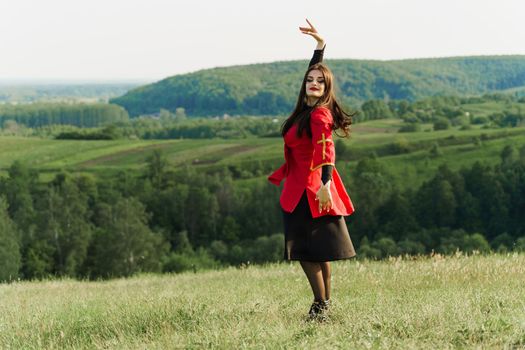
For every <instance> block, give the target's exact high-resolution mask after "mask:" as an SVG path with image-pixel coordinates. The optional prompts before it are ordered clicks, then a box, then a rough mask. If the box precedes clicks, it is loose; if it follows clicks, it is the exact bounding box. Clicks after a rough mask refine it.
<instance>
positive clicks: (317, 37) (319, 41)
mask: <svg viewBox="0 0 525 350" xmlns="http://www.w3.org/2000/svg"><path fill="white" fill-rule="evenodd" d="M306 22H308V25H309V26H310V27H299V30H300V31H301V33H303V34H306V35H310V36H312V37H313V38H314V39H315V40H316V41H317V47H316V50H322V49H323V48H324V45H325V42H324V39H323V38H322V37H321V35H319V32H318V31H317V29H315V27H314V26H313V25H312V23H310V21H309V20H308V18H307V19H306Z"/></svg>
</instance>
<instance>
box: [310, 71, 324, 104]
mask: <svg viewBox="0 0 525 350" xmlns="http://www.w3.org/2000/svg"><path fill="white" fill-rule="evenodd" d="M324 90H325V82H324V76H323V73H321V71H320V70H317V69H314V70H311V71H310V72H308V75H307V76H306V97H307V98H308V100H310V101H313V100H317V99H319V98H321V97H322V96H323V95H324Z"/></svg>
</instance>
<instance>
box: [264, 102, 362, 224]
mask: <svg viewBox="0 0 525 350" xmlns="http://www.w3.org/2000/svg"><path fill="white" fill-rule="evenodd" d="M332 125H333V118H332V113H331V112H330V110H329V109H328V108H325V107H316V108H315V109H314V110H313V111H312V112H311V114H310V126H311V129H312V138H311V139H310V138H309V137H308V136H307V134H306V132H303V135H302V136H301V137H297V126H296V125H293V126H292V127H291V128H290V129H289V130H288V131H287V132H286V135H284V158H285V162H284V164H283V165H282V166H281V167H280V168H279V169H277V170H276V171H275V172H273V173H272V174H271V175H270V176H269V177H268V180H269V181H270V182H271V183H273V184H274V185H276V186H279V185H280V184H281V181H282V180H283V179H284V178H286V180H285V182H284V188H283V191H282V193H281V198H280V203H281V207H282V208H283V210H284V211H286V212H289V213H291V212H293V210H294V209H295V207H296V206H297V204H298V203H299V200H300V199H301V196H302V194H303V192H304V190H305V189H306V195H307V197H308V203H309V204H310V211H311V213H312V217H314V218H317V217H319V216H323V215H350V214H352V213H353V212H354V206H353V204H352V201H351V200H350V197H349V196H348V194H347V193H346V190H345V187H344V185H343V182H342V181H341V178H340V177H339V173H338V172H337V170H336V169H335V147H334V142H333V139H332ZM325 164H329V165H333V166H334V169H333V173H332V184H331V185H330V192H331V194H332V209H331V210H330V211H328V212H327V211H323V212H320V211H319V204H318V202H317V201H316V200H315V195H316V193H317V191H318V190H319V188H320V186H321V172H322V170H321V167H322V166H323V165H325Z"/></svg>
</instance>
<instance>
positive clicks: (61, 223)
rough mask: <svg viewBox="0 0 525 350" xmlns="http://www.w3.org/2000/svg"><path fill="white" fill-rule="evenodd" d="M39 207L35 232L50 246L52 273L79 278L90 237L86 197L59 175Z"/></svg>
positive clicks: (90, 226)
mask: <svg viewBox="0 0 525 350" xmlns="http://www.w3.org/2000/svg"><path fill="white" fill-rule="evenodd" d="M39 206H40V210H39V219H38V231H39V234H40V235H41V237H42V238H43V239H45V240H46V241H47V243H48V244H49V245H50V246H51V247H53V259H54V272H55V273H56V274H58V275H66V276H78V275H79V274H80V272H81V271H80V270H81V268H82V267H83V264H84V261H85V259H86V256H87V249H88V245H89V243H90V241H91V235H92V225H91V222H90V212H89V208H88V197H87V195H86V194H84V193H82V192H80V190H79V189H78V187H77V184H76V182H75V181H74V180H73V179H71V178H69V176H68V175H67V174H58V175H57V176H56V177H55V179H54V180H53V182H51V183H50V187H49V188H48V190H47V192H45V194H44V195H43V196H42V197H41V198H40V201H39ZM33 248H34V247H33Z"/></svg>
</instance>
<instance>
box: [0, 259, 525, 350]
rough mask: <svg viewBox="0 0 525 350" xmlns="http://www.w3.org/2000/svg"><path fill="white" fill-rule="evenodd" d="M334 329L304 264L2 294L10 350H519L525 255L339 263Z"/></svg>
mask: <svg viewBox="0 0 525 350" xmlns="http://www.w3.org/2000/svg"><path fill="white" fill-rule="evenodd" d="M332 266H333V275H332V301H333V307H332V309H331V311H330V314H329V315H330V316H329V319H328V321H327V322H324V323H319V322H317V321H307V320H306V317H305V316H306V313H307V311H308V308H309V305H310V303H311V301H312V300H311V299H312V297H311V291H310V287H309V286H308V283H307V280H306V278H305V276H304V274H303V272H302V270H301V268H300V266H299V264H297V263H276V264H270V265H264V266H261V265H260V266H252V265H248V266H246V265H245V266H243V267H241V268H233V267H231V268H227V269H223V270H208V271H197V272H196V273H194V272H186V273H182V274H176V275H140V276H135V277H132V278H128V279H117V280H110V281H99V282H84V281H75V280H69V279H65V280H50V281H32V282H29V281H22V282H14V283H11V284H2V285H0V348H2V349H107V348H118V349H146V348H147V349H197V348H211V349H281V348H283V349H453V348H454V349H457V348H460V349H464V348H484V349H485V348H491V349H518V348H523V347H525V288H524V286H523V281H524V280H525V255H523V254H507V255H487V256H483V255H476V254H475V255H471V256H465V255H461V254H456V255H454V256H447V257H445V256H441V255H433V256H425V257H412V258H407V257H403V258H402V257H399V258H390V259H389V260H384V261H369V260H360V261H357V260H349V261H338V262H335V263H333V265H332Z"/></svg>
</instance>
